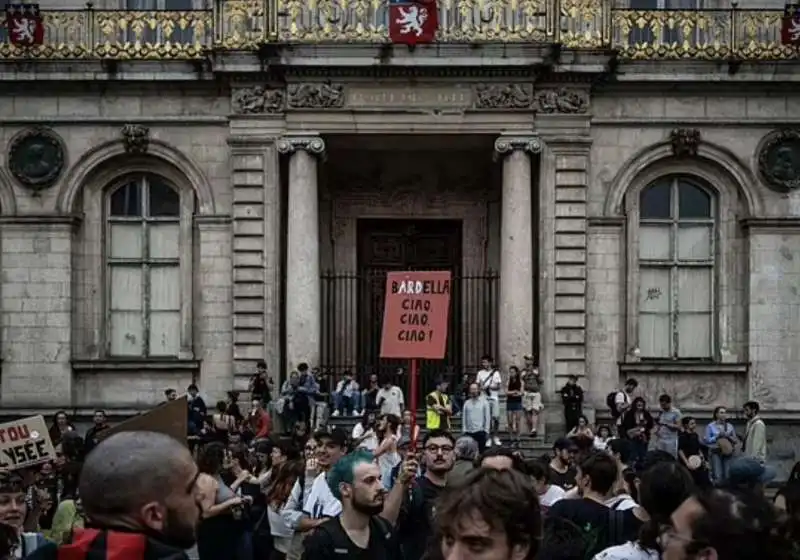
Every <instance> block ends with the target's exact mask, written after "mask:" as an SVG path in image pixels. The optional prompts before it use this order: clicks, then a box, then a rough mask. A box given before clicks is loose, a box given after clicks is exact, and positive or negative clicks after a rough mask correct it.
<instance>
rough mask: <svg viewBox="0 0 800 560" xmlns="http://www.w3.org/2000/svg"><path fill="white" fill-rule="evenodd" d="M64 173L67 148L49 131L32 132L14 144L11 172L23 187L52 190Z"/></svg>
mask: <svg viewBox="0 0 800 560" xmlns="http://www.w3.org/2000/svg"><path fill="white" fill-rule="evenodd" d="M63 169H64V146H63V144H62V143H61V139H60V138H59V137H58V136H57V135H56V134H55V133H54V132H53V131H52V130H50V129H49V128H44V127H36V128H29V129H26V130H23V131H22V132H20V133H19V134H17V136H16V137H14V138H13V139H12V140H11V144H10V147H9V150H8V170H9V171H11V174H12V175H13V176H14V177H15V178H16V179H17V181H19V182H20V183H22V184H23V185H26V186H28V187H31V188H34V189H43V188H46V187H49V186H50V185H52V184H53V183H55V182H56V179H58V177H59V175H61V171H63Z"/></svg>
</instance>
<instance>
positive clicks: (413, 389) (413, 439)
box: [409, 358, 418, 453]
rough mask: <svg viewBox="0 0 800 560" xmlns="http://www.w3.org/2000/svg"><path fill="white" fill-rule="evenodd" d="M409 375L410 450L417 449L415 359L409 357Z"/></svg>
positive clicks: (416, 373)
mask: <svg viewBox="0 0 800 560" xmlns="http://www.w3.org/2000/svg"><path fill="white" fill-rule="evenodd" d="M409 375H411V380H410V385H411V388H410V389H409V390H410V391H411V395H410V397H411V398H410V399H409V401H410V403H411V404H410V406H411V415H412V416H411V418H412V425H411V452H412V453H413V452H414V451H416V450H417V429H416V427H417V375H418V372H417V359H416V358H411V367H410V368H409Z"/></svg>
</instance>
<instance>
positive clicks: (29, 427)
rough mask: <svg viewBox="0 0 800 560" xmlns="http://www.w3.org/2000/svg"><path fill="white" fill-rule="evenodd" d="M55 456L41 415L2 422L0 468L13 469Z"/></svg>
mask: <svg viewBox="0 0 800 560" xmlns="http://www.w3.org/2000/svg"><path fill="white" fill-rule="evenodd" d="M55 458H56V451H55V449H54V448H53V442H51V441H50V433H49V432H48V430H47V424H45V422H44V418H42V417H41V416H30V417H28V418H22V419H20V420H14V421H13V422H6V423H5V424H0V468H2V469H6V470H11V471H13V470H16V469H23V468H25V467H30V466H32V465H38V464H39V463H46V462H47V461H52V460H54V459H55Z"/></svg>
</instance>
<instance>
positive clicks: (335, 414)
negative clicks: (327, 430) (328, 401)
mask: <svg viewBox="0 0 800 560" xmlns="http://www.w3.org/2000/svg"><path fill="white" fill-rule="evenodd" d="M331 416H339V411H338V410H334V411H333V414H331Z"/></svg>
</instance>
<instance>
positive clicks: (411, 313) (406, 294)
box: [381, 270, 452, 360]
mask: <svg viewBox="0 0 800 560" xmlns="http://www.w3.org/2000/svg"><path fill="white" fill-rule="evenodd" d="M451 283H452V282H451V274H450V271H448V270H444V271H419V272H390V273H388V274H387V276H386V303H385V307H384V313H383V335H382V336H381V358H423V359H433V360H441V359H442V358H444V355H445V350H446V347H447V322H448V321H447V318H448V316H449V314H450V290H451Z"/></svg>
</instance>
